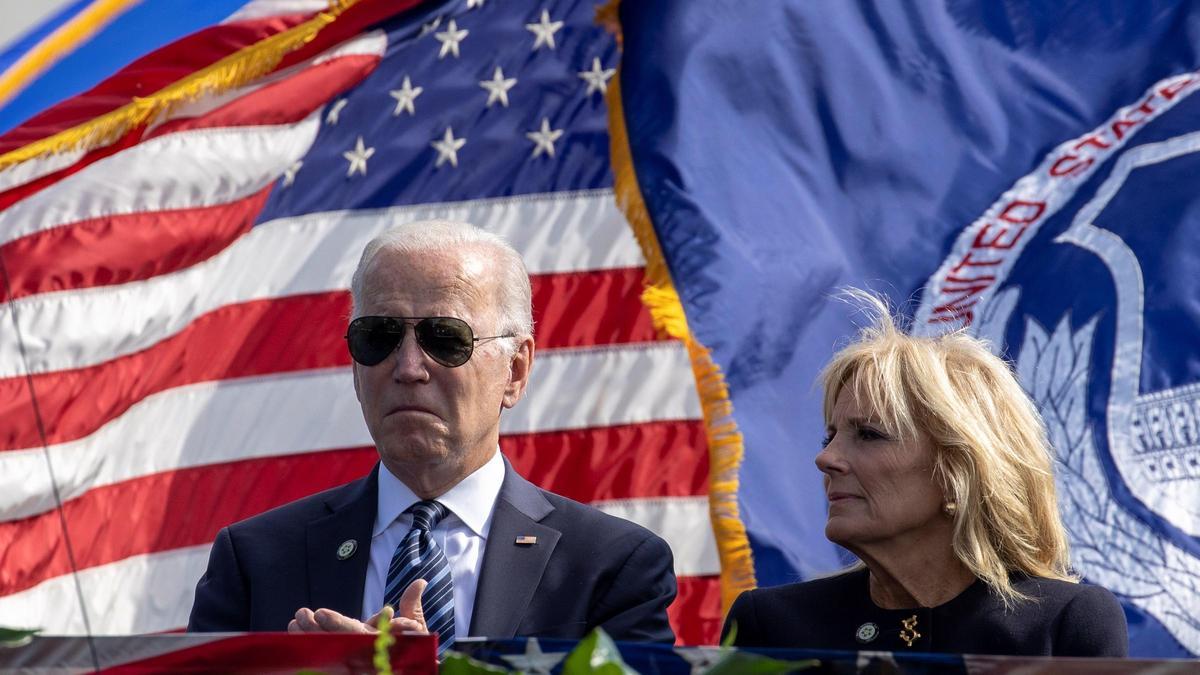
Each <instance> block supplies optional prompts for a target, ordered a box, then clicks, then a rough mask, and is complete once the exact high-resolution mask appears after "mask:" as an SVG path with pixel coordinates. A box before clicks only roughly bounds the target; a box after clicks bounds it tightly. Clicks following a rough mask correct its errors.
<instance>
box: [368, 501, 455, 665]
mask: <svg viewBox="0 0 1200 675" xmlns="http://www.w3.org/2000/svg"><path fill="white" fill-rule="evenodd" d="M405 513H411V514H412V517H413V524H412V529H411V530H409V531H408V534H406V535H404V539H402V540H401V541H400V545H399V546H397V547H396V553H395V554H394V555H392V564H391V565H389V566H388V574H387V585H386V586H385V590H384V592H383V597H384V598H385V599H386V600H387V604H389V605H391V606H392V607H398V605H399V602H400V596H401V595H403V593H404V589H406V588H408V586H409V584H411V583H412V582H414V581H416V580H417V579H424V580H425V581H427V582H429V585H428V586H426V587H425V592H424V593H422V594H421V609H422V610H423V611H424V612H425V626H426V627H427V628H429V632H430V633H437V634H438V659H441V658H442V656H443V654H445V652H446V650H447V649H449V648H450V645H452V644H454V580H453V579H452V578H451V576H450V563H448V562H447V561H446V554H445V553H444V552H442V549H441V547H440V546H438V545H437V543H436V542H435V541H434V540H433V535H432V534H431V533H430V531H431V530H432V529H433V528H434V527H436V526H437V524H438V522H439V521H440V520H441V519H442V518H444V517H445V516H446V514H447V513H449V511H448V510H447V509H446V507H445V506H442V505H441V504H439V503H438V502H435V501H432V500H429V501H423V502H417V503H416V504H413V505H412V506H411V507H409V509H408V510H407V511H405Z"/></svg>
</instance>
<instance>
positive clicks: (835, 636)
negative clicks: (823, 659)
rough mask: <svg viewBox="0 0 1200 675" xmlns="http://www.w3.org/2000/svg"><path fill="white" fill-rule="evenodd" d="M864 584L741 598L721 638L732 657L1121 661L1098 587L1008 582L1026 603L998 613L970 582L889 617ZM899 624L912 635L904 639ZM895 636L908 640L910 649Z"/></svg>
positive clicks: (1112, 604) (1113, 602)
mask: <svg viewBox="0 0 1200 675" xmlns="http://www.w3.org/2000/svg"><path fill="white" fill-rule="evenodd" d="M867 575H868V572H867V570H865V569H860V570H854V571H851V572H847V573H845V574H839V575H837V576H833V577H827V578H824V579H816V580H813V581H808V582H805V583H800V584H789V585H786V586H775V587H772V588H759V589H756V590H753V591H747V592H745V593H743V594H741V595H740V596H738V599H737V600H735V601H734V603H733V607H732V608H730V610H729V616H728V617H726V619H725V628H724V631H723V634H728V633H729V631H730V629H731V627H732V626H733V625H734V624H736V625H737V636H736V639H735V642H734V644H736V645H738V646H741V647H787V648H797V649H843V650H872V651H896V652H902V651H914V652H955V653H960V654H1006V655H1011V656H1112V657H1117V656H1125V655H1126V654H1127V653H1128V651H1129V636H1128V634H1127V632H1126V626H1125V613H1124V611H1123V610H1122V609H1121V605H1120V604H1119V603H1118V602H1117V599H1116V598H1114V597H1113V594H1112V593H1109V592H1108V591H1107V590H1105V589H1103V588H1101V587H1099V586H1090V585H1087V584H1073V583H1069V582H1066V581H1056V580H1052V579H1040V578H1030V577H1025V576H1014V578H1013V585H1014V586H1015V587H1016V588H1017V590H1018V591H1020V592H1021V593H1024V594H1025V595H1027V596H1029V597H1030V598H1031V600H1029V601H1026V602H1021V603H1019V604H1017V605H1016V606H1014V608H1013V609H1011V610H1006V609H1005V607H1004V603H1003V602H1002V601H1001V600H1000V598H999V597H998V596H996V595H995V594H993V593H992V592H991V591H990V590H989V589H988V586H987V584H985V583H983V581H979V580H977V581H976V582H975V583H974V584H972V585H971V586H970V587H968V588H967V590H965V591H963V592H962V593H960V594H959V595H958V596H957V597H955V598H954V599H953V600H950V601H949V602H947V603H945V604H944V605H939V606H937V607H933V608H916V609H903V610H900V609H896V610H889V609H880V608H879V607H877V606H876V605H875V603H874V602H872V601H871V596H870V590H869V587H868V576H867ZM912 617H916V621H915V622H912ZM905 620H908V621H910V623H912V624H913V630H912V631H905V627H904V625H903V624H902V622H903V621H905ZM902 632H904V633H905V636H907V637H909V638H913V642H912V645H911V646H909V644H908V642H907V641H906V640H904V639H903V636H902V635H901V633H902ZM913 632H915V633H919V635H920V636H919V637H915V638H914V637H913V635H912V633H913Z"/></svg>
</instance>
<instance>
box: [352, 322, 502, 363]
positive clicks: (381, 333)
mask: <svg viewBox="0 0 1200 675" xmlns="http://www.w3.org/2000/svg"><path fill="white" fill-rule="evenodd" d="M414 321H415V322H416V323H412V322H414ZM410 325H411V326H412V327H413V335H415V336H416V338H417V345H419V346H420V347H421V350H422V351H424V352H425V353H426V354H428V355H429V358H431V359H433V360H434V361H437V362H438V363H440V364H442V365H443V366H446V367H447V368H457V367H459V366H461V365H462V364H464V363H466V362H467V361H469V360H470V359H471V354H472V353H474V351H475V343H477V342H483V341H484V340H498V339H500V338H509V337H514V336H513V335H511V334H509V335H492V336H489V337H475V333H474V332H473V331H472V330H471V326H470V325H469V324H467V322H466V321H463V320H462V319H456V318H454V317H452V316H426V317H417V316H360V317H358V318H357V319H355V320H353V321H351V322H350V328H349V329H347V331H346V345H347V346H349V347H350V358H352V359H354V360H355V361H357V362H358V363H360V364H362V365H364V366H377V365H379V364H380V363H383V360H384V359H386V358H387V357H388V354H391V353H392V352H393V351H395V349H396V348H397V347H399V346H400V343H402V342H403V341H404V334H405V333H406V332H407V331H408V327H409V326H410Z"/></svg>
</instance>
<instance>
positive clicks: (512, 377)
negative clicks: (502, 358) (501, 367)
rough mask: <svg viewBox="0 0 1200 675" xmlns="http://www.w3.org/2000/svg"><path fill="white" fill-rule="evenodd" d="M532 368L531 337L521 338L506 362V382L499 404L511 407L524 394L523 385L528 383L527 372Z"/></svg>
mask: <svg viewBox="0 0 1200 675" xmlns="http://www.w3.org/2000/svg"><path fill="white" fill-rule="evenodd" d="M532 370H533V338H532V337H527V338H525V339H524V340H521V344H520V346H518V347H517V353H516V354H513V356H512V360H510V361H509V363H508V384H507V385H505V387H504V399H503V401H501V405H503V406H504V407H505V408H511V407H513V406H514V405H516V404H517V401H520V400H521V397H522V396H524V395H525V387H526V386H528V385H529V373H530V371H532Z"/></svg>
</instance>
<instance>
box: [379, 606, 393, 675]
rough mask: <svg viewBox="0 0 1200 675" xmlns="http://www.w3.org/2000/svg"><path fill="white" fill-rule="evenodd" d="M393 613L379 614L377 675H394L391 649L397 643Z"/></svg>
mask: <svg viewBox="0 0 1200 675" xmlns="http://www.w3.org/2000/svg"><path fill="white" fill-rule="evenodd" d="M391 618H392V613H391V612H390V611H386V612H380V613H379V624H378V625H377V626H376V627H377V628H378V629H379V634H378V635H377V636H375V658H374V661H375V672H376V674H377V675H392V656H391V647H392V645H393V644H394V643H395V642H396V638H394V637H392V623H391Z"/></svg>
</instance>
